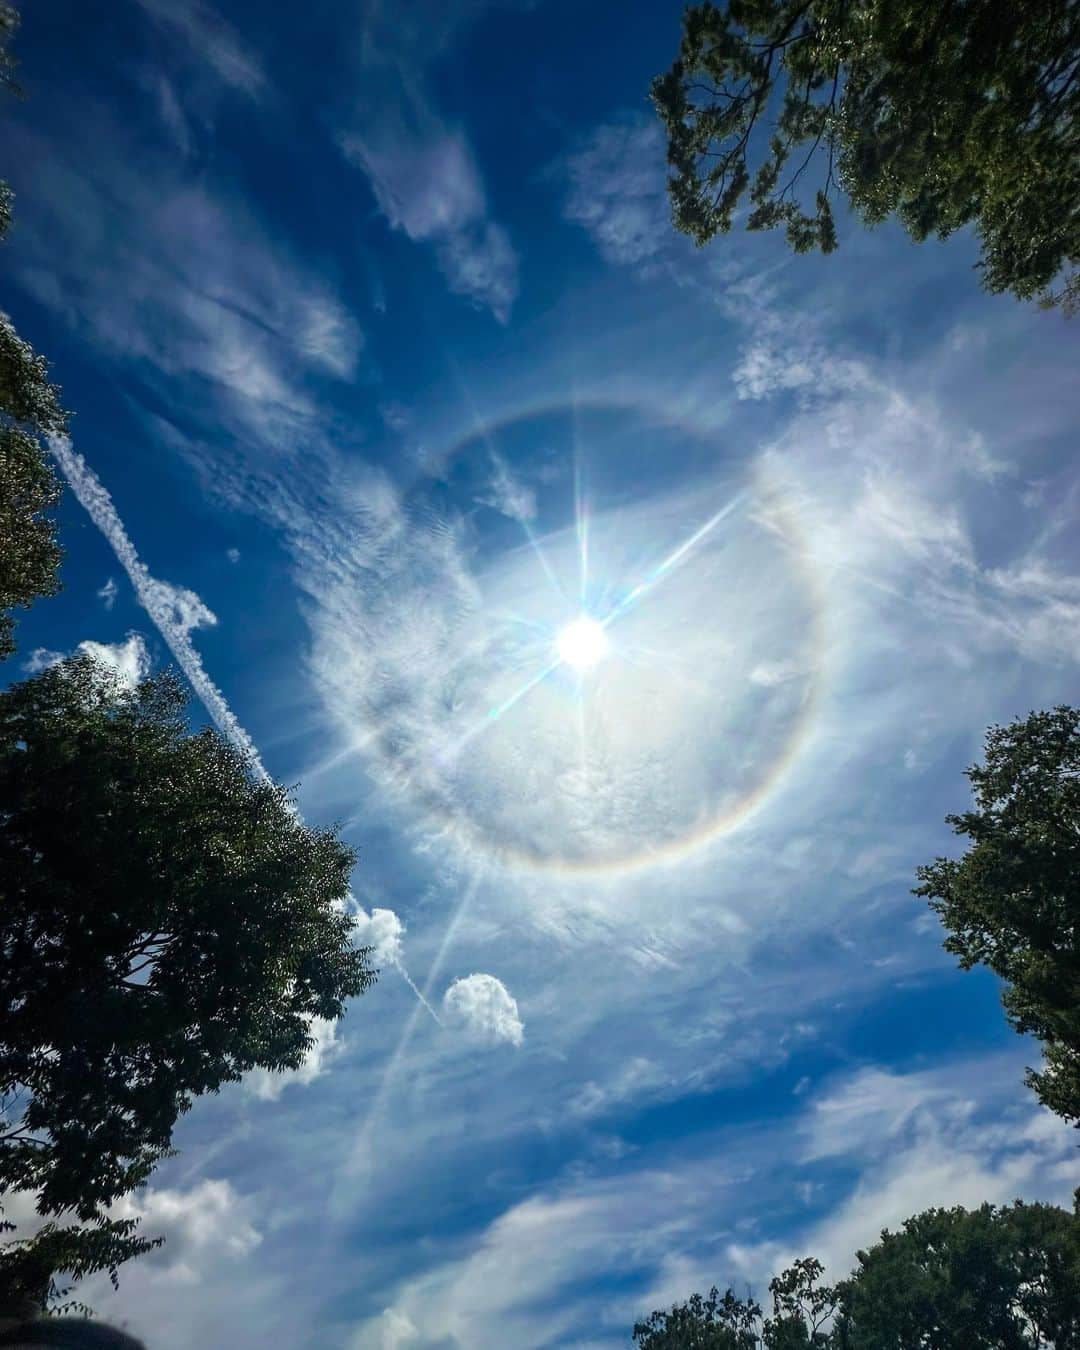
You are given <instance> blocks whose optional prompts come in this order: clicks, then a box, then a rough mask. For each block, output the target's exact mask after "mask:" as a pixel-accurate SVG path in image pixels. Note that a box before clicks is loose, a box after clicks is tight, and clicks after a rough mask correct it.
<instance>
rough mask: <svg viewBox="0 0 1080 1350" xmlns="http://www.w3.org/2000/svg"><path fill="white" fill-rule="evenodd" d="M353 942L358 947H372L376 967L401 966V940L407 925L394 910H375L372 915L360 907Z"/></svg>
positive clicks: (357, 910)
mask: <svg viewBox="0 0 1080 1350" xmlns="http://www.w3.org/2000/svg"><path fill="white" fill-rule="evenodd" d="M355 918H356V928H355V930H354V933H353V940H354V942H355V943H356V945H357V946H358V947H372V948H374V951H373V952H372V959H373V961H374V962H375V964H376V965H391V966H396V965H400V964H401V961H402V959H403V957H404V949H403V947H402V944H401V939H402V938H403V937H404V935H405V925H404V924H403V923H402V922H401V920H400V919H399V918H398V916H397V915H396V914H395V913H394V911H393V910H392V909H373V910H372V911H371V913H370V914H368V913H367V911H366V910H364V909H363V908H362V907H360V906H359V905H358V906H357V907H356V911H355Z"/></svg>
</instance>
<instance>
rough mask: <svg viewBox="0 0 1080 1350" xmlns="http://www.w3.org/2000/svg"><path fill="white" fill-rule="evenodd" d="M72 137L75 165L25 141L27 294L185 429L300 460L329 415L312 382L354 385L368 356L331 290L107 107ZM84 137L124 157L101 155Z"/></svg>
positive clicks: (22, 275)
mask: <svg viewBox="0 0 1080 1350" xmlns="http://www.w3.org/2000/svg"><path fill="white" fill-rule="evenodd" d="M74 137H75V143H76V144H75V148H74V149H73V150H72V152H71V153H70V155H67V156H60V155H53V156H47V155H43V154H42V153H41V150H40V147H39V145H38V143H37V140H36V137H35V135H34V134H33V133H27V132H23V131H21V130H18V131H17V140H18V142H19V145H20V147H21V151H22V152H23V153H24V154H25V155H26V157H27V159H28V160H40V161H41V169H40V172H39V173H38V175H37V179H36V183H35V189H36V190H35V194H34V199H33V203H32V209H31V210H29V211H27V212H26V213H24V218H23V220H22V221H21V226H22V229H21V234H20V251H19V257H18V263H17V266H16V268H15V276H16V281H17V282H18V284H20V285H21V286H22V287H23V288H24V289H25V290H26V291H27V292H28V293H29V294H30V295H32V296H33V297H34V298H35V299H36V300H37V301H38V302H39V303H41V304H43V305H45V306H47V307H48V308H50V309H52V310H53V311H54V312H55V313H56V315H57V316H58V317H59V318H60V319H61V320H63V321H65V322H67V323H68V324H69V325H70V326H71V327H72V328H73V329H74V330H75V331H77V332H78V333H79V334H80V335H81V336H82V337H84V338H86V339H89V340H90V341H92V342H93V343H94V344H95V346H96V347H97V349H98V350H99V351H100V352H101V353H102V354H103V355H104V356H106V357H107V358H109V359H110V360H112V361H115V362H118V363H120V364H122V365H123V366H124V367H125V368H126V371H127V373H128V378H129V379H132V380H137V381H138V382H139V383H136V384H135V386H134V387H135V389H136V390H138V389H139V387H140V383H141V384H142V385H145V386H147V387H148V388H149V389H150V390H152V391H153V402H154V404H155V406H156V407H158V408H161V407H162V406H164V407H167V408H168V407H177V408H179V409H180V410H181V412H182V415H183V418H184V421H185V424H186V425H187V424H189V423H190V419H191V412H192V409H193V408H198V409H202V410H204V414H205V418H206V427H207V430H208V431H209V432H213V433H214V434H217V433H218V432H219V431H220V430H221V429H223V428H224V429H225V430H227V431H231V432H232V433H233V434H234V436H235V437H236V439H237V441H238V442H239V443H241V444H251V443H252V441H253V440H254V441H255V442H256V443H257V447H258V449H260V450H266V449H274V450H277V451H278V452H281V453H289V452H291V451H293V450H295V447H296V444H297V441H298V439H299V437H300V436H301V435H310V434H311V429H312V426H313V425H314V424H315V423H316V422H317V420H318V404H317V400H316V399H315V397H314V396H313V388H317V387H319V385H320V384H321V383H324V382H326V381H328V380H329V381H340V380H345V379H348V378H351V377H353V376H354V375H355V373H356V371H357V369H358V367H359V363H360V360H361V354H362V352H363V349H364V335H363V332H362V331H361V329H360V327H359V325H358V324H357V323H356V321H355V319H354V318H353V316H352V314H351V313H350V312H349V310H348V309H347V308H346V307H345V306H344V305H343V304H342V303H341V301H340V300H339V299H338V298H337V296H336V295H335V293H334V290H333V287H332V285H330V284H329V283H328V281H327V279H326V278H325V277H323V276H321V275H318V274H316V273H315V272H314V271H313V270H312V269H310V268H308V267H305V266H304V265H302V264H300V263H298V262H297V261H296V260H295V259H293V258H292V257H291V256H290V255H289V252H288V251H287V250H286V249H284V248H282V247H280V246H278V245H277V244H276V243H275V242H274V240H273V238H272V237H271V236H270V235H268V233H267V230H266V229H265V227H264V226H263V225H262V224H261V222H260V221H258V220H257V219H256V218H255V217H253V216H252V215H251V213H250V212H249V211H248V210H247V208H246V207H245V206H243V205H242V204H241V203H239V202H237V201H229V200H223V199H221V198H220V197H218V196H216V195H215V194H214V193H213V191H211V190H210V189H209V188H207V187H206V186H205V185H204V184H203V183H197V182H193V181H189V180H188V179H187V178H186V177H185V175H184V174H183V172H182V170H181V169H180V168H178V167H177V166H175V165H172V164H171V163H170V165H169V167H167V168H163V167H162V162H161V160H160V159H157V158H154V157H152V156H150V155H149V154H148V153H147V152H146V150H145V149H144V148H143V147H137V146H136V145H135V144H133V143H129V139H130V138H129V137H128V134H127V133H126V132H125V131H124V130H123V129H121V128H120V127H118V126H117V125H116V124H115V122H114V121H113V119H112V118H111V117H110V116H109V114H107V113H106V112H105V111H104V110H102V109H94V110H93V115H90V116H88V117H87V118H86V120H85V123H84V124H83V125H82V126H81V127H80V128H79V129H78V130H77V131H76V132H75V133H74ZM80 137H83V138H85V139H86V141H87V143H92V144H93V145H94V146H100V145H106V146H109V147H111V148H112V153H111V154H109V155H101V154H95V155H93V156H91V155H90V153H89V151H88V150H84V149H80V143H79V138H80ZM90 162H93V164H94V171H93V173H90V172H88V171H87V167H86V166H87V164H89V163H90ZM73 202H76V203H78V209H77V211H75V212H72V210H70V209H69V207H70V204H71V203H73ZM76 217H77V219H76ZM134 220H138V221H139V222H140V228H139V229H138V230H135V229H134V228H133V225H132V222H133V221H134ZM87 230H90V231H92V232H93V233H94V234H95V237H97V238H98V239H100V241H101V244H100V249H99V252H98V254H97V255H96V257H95V265H94V266H93V267H88V266H87V265H86V258H85V253H84V251H83V250H82V248H81V247H80V243H81V241H82V239H83V238H84V237H85V232H86V231H87Z"/></svg>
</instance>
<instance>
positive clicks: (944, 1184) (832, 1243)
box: [353, 1056, 1071, 1350]
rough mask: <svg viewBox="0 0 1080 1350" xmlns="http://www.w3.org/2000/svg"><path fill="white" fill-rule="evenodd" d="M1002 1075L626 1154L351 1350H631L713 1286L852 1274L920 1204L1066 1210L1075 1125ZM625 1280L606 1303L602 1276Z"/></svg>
mask: <svg viewBox="0 0 1080 1350" xmlns="http://www.w3.org/2000/svg"><path fill="white" fill-rule="evenodd" d="M1015 1062H1016V1061H1015V1056H1013V1057H1011V1059H1010V1063H1012V1064H1015ZM1002 1067H1003V1066H1002V1065H1000V1064H996V1062H995V1061H993V1060H989V1061H988V1060H982V1059H974V1060H970V1061H966V1062H959V1063H956V1064H953V1065H950V1066H949V1068H948V1069H946V1070H942V1071H940V1072H933V1073H929V1074H921V1073H915V1074H903V1073H896V1072H883V1071H881V1070H878V1069H876V1068H868V1069H864V1070H860V1071H856V1072H855V1073H854V1074H852V1075H850V1076H848V1077H845V1078H842V1079H839V1080H838V1081H835V1082H834V1083H832V1084H830V1085H829V1086H828V1087H827V1088H826V1089H825V1090H824V1091H823V1092H820V1093H818V1094H815V1095H813V1096H812V1097H809V1098H803V1099H802V1100H803V1102H804V1105H803V1106H802V1107H801V1110H800V1114H799V1116H798V1117H796V1119H795V1120H794V1121H793V1122H774V1123H772V1124H763V1125H758V1126H755V1128H754V1131H753V1132H751V1131H749V1130H747V1129H745V1128H739V1127H735V1128H727V1129H724V1128H721V1129H720V1130H717V1131H714V1132H711V1133H710V1134H709V1135H708V1136H706V1137H704V1138H698V1139H696V1140H695V1141H694V1142H693V1143H692V1144H691V1145H690V1146H689V1147H686V1146H685V1145H683V1146H681V1147H680V1148H678V1149H677V1150H673V1151H672V1152H671V1154H670V1156H669V1157H668V1158H666V1159H660V1158H657V1159H655V1160H654V1161H653V1162H652V1163H650V1164H647V1165H644V1166H641V1165H636V1164H635V1162H634V1161H633V1155H631V1161H630V1163H629V1165H628V1166H626V1167H625V1168H622V1169H616V1170H615V1171H614V1173H613V1174H612V1175H605V1174H604V1172H605V1166H604V1165H603V1164H600V1163H598V1164H596V1165H595V1167H594V1168H590V1169H585V1170H584V1173H583V1174H580V1175H574V1174H571V1175H570V1176H568V1177H566V1178H564V1179H563V1180H562V1181H561V1182H560V1183H558V1184H556V1185H553V1186H551V1187H548V1188H544V1189H543V1190H541V1191H538V1192H537V1193H535V1194H533V1195H531V1196H530V1197H529V1198H527V1199H525V1200H523V1201H520V1202H518V1203H515V1204H514V1205H512V1206H510V1207H509V1208H508V1209H506V1210H505V1211H504V1212H503V1213H502V1214H500V1215H499V1216H498V1217H497V1218H496V1219H495V1220H494V1221H493V1222H492V1223H490V1224H489V1225H488V1226H487V1227H485V1228H484V1229H482V1230H480V1231H479V1232H477V1233H475V1234H474V1235H473V1237H472V1238H471V1240H470V1242H469V1243H468V1245H467V1246H466V1249H465V1250H464V1252H455V1253H454V1254H453V1255H450V1256H448V1259H446V1260H445V1261H443V1262H439V1261H437V1260H434V1261H432V1262H431V1263H430V1265H429V1266H428V1268H427V1269H426V1270H423V1271H421V1272H420V1273H418V1274H417V1275H415V1276H413V1277H411V1278H408V1279H406V1280H404V1281H403V1282H402V1284H401V1285H400V1287H399V1288H398V1290H397V1291H396V1293H395V1296H394V1298H393V1299H392V1300H391V1301H390V1303H389V1306H388V1308H387V1309H386V1310H385V1311H384V1312H383V1313H382V1314H381V1315H380V1316H375V1317H372V1318H371V1319H370V1321H368V1322H366V1323H364V1324H363V1325H362V1326H361V1328H360V1329H359V1330H358V1332H357V1334H356V1338H355V1341H354V1342H353V1345H354V1347H355V1350H369V1348H370V1350H376V1347H378V1346H379V1345H380V1337H381V1336H383V1334H384V1333H385V1332H386V1330H387V1329H388V1328H390V1327H398V1328H401V1329H403V1330H406V1329H407V1331H408V1336H407V1337H405V1338H404V1339H403V1340H402V1341H401V1342H400V1343H401V1344H402V1345H403V1346H407V1347H409V1350H436V1347H438V1350H443V1347H445V1348H446V1350H458V1347H465V1346H468V1345H476V1344H487V1343H489V1342H491V1343H494V1342H495V1341H497V1340H498V1339H499V1337H500V1336H504V1337H506V1339H508V1340H510V1341H512V1343H513V1344H514V1345H517V1346H521V1347H523V1350H524V1348H527V1347H539V1346H541V1345H551V1344H556V1345H581V1344H590V1345H602V1346H608V1345H611V1346H615V1345H620V1344H625V1340H626V1337H627V1335H628V1334H629V1330H630V1328H631V1326H632V1325H633V1322H634V1321H635V1319H636V1318H639V1317H641V1316H642V1315H644V1314H645V1313H647V1312H648V1311H649V1310H650V1309H651V1308H655V1307H661V1306H665V1305H669V1304H670V1303H672V1302H674V1301H676V1300H682V1299H685V1298H686V1297H687V1296H688V1295H689V1294H690V1293H692V1292H693V1291H695V1290H705V1289H707V1288H708V1287H709V1286H710V1285H711V1284H713V1283H716V1284H719V1285H720V1286H721V1287H724V1285H726V1284H729V1283H730V1284H732V1285H734V1286H735V1287H736V1288H739V1287H742V1285H743V1284H744V1283H745V1282H746V1281H748V1280H749V1281H751V1282H752V1284H753V1286H754V1287H764V1285H766V1284H767V1282H768V1279H769V1278H770V1277H771V1275H772V1274H774V1273H775V1272H776V1271H777V1270H778V1269H779V1268H781V1267H782V1266H783V1265H784V1264H785V1263H786V1262H788V1261H790V1260H791V1259H793V1258H794V1257H797V1256H803V1255H818V1256H819V1257H821V1258H822V1259H824V1260H825V1261H827V1263H828V1265H829V1273H830V1275H832V1276H833V1277H836V1276H840V1275H842V1274H845V1273H847V1271H848V1270H849V1269H850V1268H851V1266H852V1264H853V1263H854V1253H855V1250H856V1249H857V1248H858V1247H860V1246H866V1245H868V1244H870V1243H872V1242H873V1241H874V1240H875V1238H876V1237H877V1236H878V1234H879V1232H880V1230H881V1228H882V1227H883V1226H884V1225H886V1224H889V1225H893V1226H896V1225H898V1224H899V1223H900V1222H901V1221H902V1219H904V1218H906V1217H907V1216H908V1215H909V1214H911V1213H913V1212H915V1211H917V1210H918V1209H920V1208H922V1207H925V1206H926V1205H930V1204H942V1205H949V1204H966V1205H975V1204H978V1203H981V1202H982V1201H983V1200H990V1201H992V1202H998V1203H1003V1202H1008V1201H1009V1200H1011V1199H1012V1198H1013V1196H1014V1194H1015V1191H1016V1189H1017V1188H1022V1189H1023V1190H1024V1191H1025V1192H1026V1194H1027V1196H1028V1198H1031V1199H1035V1198H1039V1199H1045V1200H1048V1201H1051V1202H1056V1203H1059V1204H1064V1203H1067V1201H1068V1197H1069V1192H1070V1189H1071V1172H1070V1163H1069V1158H1070V1147H1071V1140H1070V1132H1069V1130H1068V1127H1067V1126H1065V1125H1064V1124H1063V1123H1062V1122H1060V1121H1056V1120H1054V1119H1053V1118H1052V1117H1050V1116H1049V1115H1048V1114H1047V1113H1046V1112H1043V1111H1040V1110H1034V1109H1032V1107H1031V1106H1030V1105H1028V1104H1023V1105H1017V1104H1016V1103H1010V1102H1009V1101H1008V1099H1007V1097H1006V1095H1005V1094H1004V1093H1003V1092H1002V1091H1001V1088H1000V1086H999V1084H1000V1081H1001V1080H1000V1078H999V1077H997V1075H996V1073H995V1071H994V1070H995V1068H996V1069H998V1070H1000V1068H1002ZM875 1090H880V1092H881V1097H880V1100H874V1101H873V1102H872V1103H870V1106H871V1114H870V1115H867V1114H866V1109H865V1108H866V1106H867V1104H868V1102H869V1095H870V1094H872V1093H873V1092H874V1091H875ZM849 1108H850V1120H851V1128H850V1129H848V1128H847V1127H846V1125H847V1121H848V1117H849ZM823 1121H825V1122H828V1123H827V1124H826V1125H825V1126H824V1128H823V1125H822V1122H823ZM1003 1121H1004V1122H1005V1123H1003ZM791 1133H794V1135H795V1137H796V1138H798V1137H799V1136H800V1135H801V1136H803V1137H804V1138H805V1139H806V1141H807V1147H806V1149H805V1151H804V1153H803V1155H802V1156H799V1155H798V1153H796V1154H795V1155H794V1156H791V1155H790V1154H788V1153H786V1152H785V1148H784V1145H783V1142H782V1141H783V1140H784V1139H786V1138H790V1134H791ZM826 1155H827V1156H826ZM883 1163H884V1167H883V1166H882V1164H883ZM609 1165H610V1164H609ZM799 1186H802V1188H803V1192H804V1194H805V1195H806V1196H807V1197H808V1198H809V1201H810V1204H811V1205H812V1207H813V1214H812V1215H811V1216H810V1217H808V1218H807V1219H805V1220H804V1221H803V1223H802V1224H801V1225H800V1226H799V1227H798V1228H797V1229H795V1230H793V1231H789V1233H788V1234H783V1235H782V1234H779V1233H776V1232H775V1231H773V1232H769V1231H768V1221H767V1220H765V1219H764V1217H763V1216H764V1215H765V1214H767V1213H768V1212H769V1210H770V1209H771V1207H772V1206H773V1204H774V1203H779V1198H780V1196H781V1194H782V1193H783V1192H785V1191H789V1192H790V1191H791V1190H792V1189H794V1188H796V1187H799ZM763 1229H765V1230H766V1231H763ZM457 1245H458V1246H459V1247H460V1246H461V1244H460V1243H458V1244H457ZM582 1270H589V1271H590V1272H592V1274H593V1279H594V1281H595V1286H594V1287H593V1288H592V1289H590V1288H587V1287H583V1284H582V1281H581V1280H580V1272H581V1271H582ZM496 1272H502V1274H501V1275H498V1274H497V1273H496ZM616 1272H617V1275H618V1281H619V1288H618V1291H617V1292H610V1291H608V1290H606V1289H605V1287H604V1281H605V1277H606V1276H608V1275H615V1274H616Z"/></svg>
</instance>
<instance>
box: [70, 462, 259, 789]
mask: <svg viewBox="0 0 1080 1350" xmlns="http://www.w3.org/2000/svg"><path fill="white" fill-rule="evenodd" d="M49 449H50V450H51V451H52V454H53V457H54V458H55V459H56V462H57V463H58V464H59V465H60V468H61V470H62V471H63V474H64V477H65V478H66V479H67V481H68V483H69V484H70V485H71V490H72V492H74V493H75V496H76V497H77V498H78V500H79V503H80V504H81V505H82V506H83V508H84V509H85V510H86V513H87V515H89V517H90V519H91V520H92V521H93V522H94V524H95V525H96V526H97V527H98V529H99V530H100V531H101V533H102V534H103V535H104V536H105V538H106V539H107V540H108V542H109V544H110V545H111V547H112V550H113V552H114V553H115V554H116V557H117V561H118V562H119V563H120V565H121V567H123V569H124V571H125V572H126V573H127V575H128V579H129V580H130V582H131V584H132V586H133V587H134V588H135V594H136V596H137V597H138V600H139V603H140V604H141V605H142V607H143V608H144V609H145V610H146V612H147V613H148V614H149V615H150V618H151V619H152V620H153V622H154V626H155V627H156V628H157V630H158V632H159V633H160V634H161V636H162V638H163V639H164V641H165V643H166V645H167V646H168V648H169V650H170V651H171V652H172V654H173V657H174V658H175V660H176V663H177V665H178V666H179V667H180V669H181V670H182V671H183V672H184V674H185V675H186V676H187V678H188V682H189V683H190V685H191V687H192V689H194V691H195V693H196V694H197V695H198V697H199V701H200V702H201V703H202V705H203V707H204V708H205V709H206V711H207V712H208V713H209V714H210V717H211V718H212V719H213V722H214V725H215V726H216V727H217V728H218V730H219V731H220V732H221V734H222V735H223V736H224V737H226V739H227V740H229V741H230V742H231V743H232V744H233V745H234V746H235V747H236V748H237V749H238V750H239V751H240V752H241V754H243V755H244V756H245V758H246V759H247V760H248V763H249V764H250V765H251V768H252V771H253V772H254V773H255V775H256V777H257V778H259V779H261V780H262V781H263V782H269V781H270V775H269V774H268V773H267V772H266V769H265V768H264V767H263V762H262V760H261V759H260V758H259V752H258V751H257V750H256V748H255V743H254V741H252V739H251V737H250V736H249V735H248V733H247V732H246V731H245V730H244V728H243V727H242V726H241V725H240V723H239V721H238V720H237V718H236V715H235V713H234V712H233V711H232V709H231V708H230V707H229V705H228V703H227V702H226V701H225V696H224V694H222V692H221V690H220V689H219V688H218V687H217V685H216V684H215V683H214V682H213V680H212V679H211V678H210V676H209V675H208V674H207V673H206V670H205V668H204V667H203V663H202V660H201V658H200V657H199V654H198V652H197V651H196V650H195V648H194V646H193V645H192V642H191V636H190V635H191V632H192V630H193V629H195V628H201V627H203V626H205V625H210V624H214V623H216V622H217V619H216V617H215V616H214V615H213V614H212V613H211V611H210V610H209V609H207V607H206V605H204V604H203V602H202V601H201V600H200V599H199V597H198V596H197V595H196V594H195V593H194V591H189V590H187V589H186V588H185V587H182V586H173V585H171V584H170V583H169V582H167V581H159V580H158V579H157V578H156V577H154V576H151V574H150V569H149V568H148V567H147V566H146V564H145V563H144V562H143V561H142V559H141V558H140V557H139V555H138V552H137V551H136V548H135V545H134V544H133V543H132V542H131V538H130V536H129V535H128V532H127V530H126V529H125V528H124V522H123V521H122V520H121V519H120V516H119V513H118V512H117V510H116V507H115V506H114V505H113V500H112V497H111V496H110V495H109V493H108V490H107V489H106V488H105V486H104V484H103V483H102V482H101V480H100V479H99V478H98V476H97V474H96V473H95V472H94V471H93V469H91V468H90V466H89V465H88V464H87V462H86V460H85V459H84V458H83V457H82V455H80V454H79V453H78V452H77V451H76V450H75V449H74V448H73V446H72V444H71V441H70V440H69V439H68V438H67V437H66V436H53V437H50V438H49Z"/></svg>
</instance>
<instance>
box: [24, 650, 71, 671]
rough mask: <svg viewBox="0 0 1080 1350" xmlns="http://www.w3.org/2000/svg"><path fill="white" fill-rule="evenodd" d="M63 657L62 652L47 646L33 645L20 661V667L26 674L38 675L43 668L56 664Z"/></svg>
mask: <svg viewBox="0 0 1080 1350" xmlns="http://www.w3.org/2000/svg"><path fill="white" fill-rule="evenodd" d="M63 659H64V653H63V652H54V651H52V650H51V649H50V648H49V647H35V648H34V650H33V651H32V652H31V653H30V655H29V656H28V657H27V658H26V660H25V661H24V662H23V663H22V668H23V670H24V671H26V673H27V675H40V674H41V672H42V671H43V670H48V669H49V667H50V666H55V665H58V664H59V663H60V662H61V661H62V660H63Z"/></svg>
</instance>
